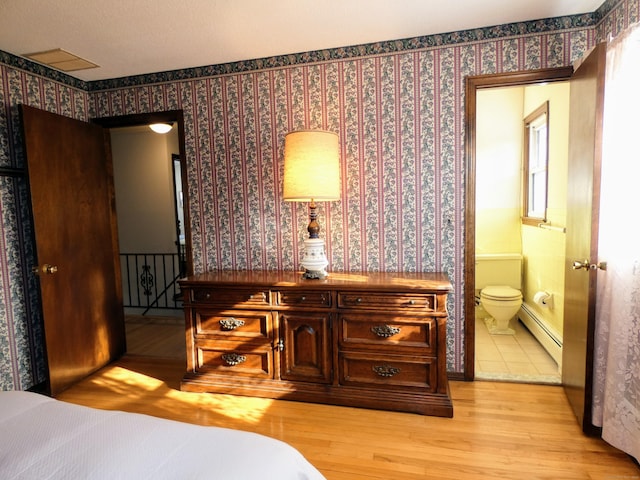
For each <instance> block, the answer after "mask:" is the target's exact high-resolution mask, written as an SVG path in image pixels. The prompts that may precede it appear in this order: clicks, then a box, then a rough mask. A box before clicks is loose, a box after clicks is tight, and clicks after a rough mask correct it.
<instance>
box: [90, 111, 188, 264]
mask: <svg viewBox="0 0 640 480" xmlns="http://www.w3.org/2000/svg"><path fill="white" fill-rule="evenodd" d="M91 122H92V123H95V124H97V125H100V126H101V127H103V128H105V129H109V128H120V127H135V126H140V125H149V124H152V123H166V122H172V123H174V124H176V126H177V128H178V149H179V152H178V154H179V155H180V159H181V162H180V163H181V167H182V190H183V191H184V192H185V195H184V199H183V204H184V207H183V208H184V232H185V257H186V264H187V271H186V274H187V275H193V256H192V253H191V252H192V250H191V248H192V247H191V222H190V210H189V195H188V192H189V189H188V182H187V172H186V167H185V166H186V155H185V146H184V137H185V135H184V115H183V111H182V110H168V111H165V112H151V113H138V114H130V115H119V116H115V117H101V118H93V119H91ZM109 145H110V144H109ZM109 149H110V148H109ZM109 154H111V152H110V151H109Z"/></svg>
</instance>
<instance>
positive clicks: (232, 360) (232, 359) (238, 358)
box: [222, 353, 247, 366]
mask: <svg viewBox="0 0 640 480" xmlns="http://www.w3.org/2000/svg"><path fill="white" fill-rule="evenodd" d="M222 360H224V363H226V364H227V365H229V366H234V365H238V364H240V363H242V362H246V361H247V357H245V356H244V355H239V354H237V353H223V354H222Z"/></svg>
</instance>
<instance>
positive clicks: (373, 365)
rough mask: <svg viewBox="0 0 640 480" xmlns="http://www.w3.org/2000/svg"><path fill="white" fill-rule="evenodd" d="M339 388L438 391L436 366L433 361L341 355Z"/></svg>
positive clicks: (357, 354) (349, 353) (403, 357)
mask: <svg viewBox="0 0 640 480" xmlns="http://www.w3.org/2000/svg"><path fill="white" fill-rule="evenodd" d="M339 362H340V384H341V385H354V386H371V387H376V388H380V387H384V386H387V387H389V388H407V389H421V390H426V391H429V392H434V391H436V388H437V370H438V369H437V365H436V360H435V359H433V358H431V357H406V356H400V355H398V356H392V355H367V354H361V353H356V352H342V353H340V355H339Z"/></svg>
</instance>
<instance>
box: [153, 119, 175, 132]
mask: <svg viewBox="0 0 640 480" xmlns="http://www.w3.org/2000/svg"><path fill="white" fill-rule="evenodd" d="M149 128H150V129H151V130H153V131H154V132H156V133H163V134H164V133H167V132H170V131H171V129H172V128H173V123H171V122H164V123H152V124H151V125H149Z"/></svg>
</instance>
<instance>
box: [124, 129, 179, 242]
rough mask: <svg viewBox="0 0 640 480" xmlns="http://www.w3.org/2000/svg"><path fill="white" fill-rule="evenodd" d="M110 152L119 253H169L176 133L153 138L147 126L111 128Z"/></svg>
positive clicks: (172, 235)
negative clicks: (172, 155) (172, 158)
mask: <svg viewBox="0 0 640 480" xmlns="http://www.w3.org/2000/svg"><path fill="white" fill-rule="evenodd" d="M111 151H112V157H113V176H114V187H115V192H116V194H115V196H116V212H117V215H118V236H119V245H120V252H121V253H174V252H175V251H176V243H175V242H176V240H177V234H176V223H175V216H176V215H175V206H174V204H173V170H172V160H171V154H172V153H175V154H178V153H179V152H178V139H177V129H175V128H174V129H173V130H171V132H169V133H167V134H165V135H159V134H157V133H154V132H152V131H151V130H150V129H149V128H148V127H127V128H114V129H111Z"/></svg>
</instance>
